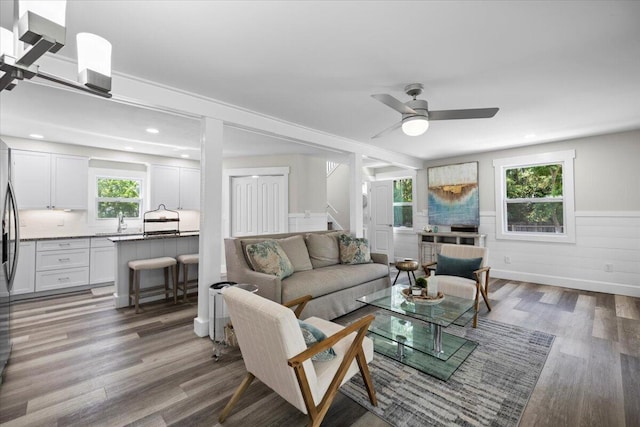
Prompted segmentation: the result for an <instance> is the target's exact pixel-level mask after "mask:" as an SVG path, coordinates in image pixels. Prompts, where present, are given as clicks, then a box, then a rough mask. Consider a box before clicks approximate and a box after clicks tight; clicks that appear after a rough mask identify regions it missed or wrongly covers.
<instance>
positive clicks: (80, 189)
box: [11, 150, 89, 209]
mask: <svg viewBox="0 0 640 427" xmlns="http://www.w3.org/2000/svg"><path fill="white" fill-rule="evenodd" d="M11 174H12V180H13V184H14V186H15V190H16V193H17V194H20V198H19V199H18V208H19V209H54V208H56V209H87V203H88V199H87V186H88V181H89V158H87V157H80V156H69V155H66V154H51V153H41V152H37V151H22V150H12V151H11Z"/></svg>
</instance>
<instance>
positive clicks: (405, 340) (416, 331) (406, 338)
mask: <svg viewBox="0 0 640 427" xmlns="http://www.w3.org/2000/svg"><path fill="white" fill-rule="evenodd" d="M405 288H407V286H406V285H395V286H392V287H390V288H386V289H382V290H380V291H377V292H374V293H373V294H370V295H366V296H363V297H361V298H358V301H359V302H362V303H365V304H368V305H371V306H374V307H378V308H382V309H384V310H381V311H378V312H377V313H376V319H375V320H374V321H373V323H371V326H370V327H369V334H368V336H369V338H371V339H372V340H373V345H374V350H375V351H376V352H377V353H380V354H383V355H385V356H387V357H390V358H392V359H395V360H397V361H399V362H400V363H403V364H405V365H408V366H411V367H413V368H415V369H417V370H419V371H421V372H424V373H425V374H429V375H431V376H434V377H436V378H439V379H441V380H444V381H447V380H448V379H449V377H451V375H452V374H453V373H454V372H455V371H456V369H458V368H459V367H460V365H461V364H462V362H464V361H465V360H466V358H467V357H468V356H469V355H470V354H471V352H473V350H474V349H475V348H476V347H477V346H478V344H477V343H475V342H473V341H469V340H467V339H465V338H461V337H458V336H456V335H451V334H448V333H446V332H444V331H443V330H442V329H443V328H446V327H447V326H449V325H451V324H456V325H460V326H463V325H464V324H466V323H467V322H468V321H469V320H470V319H471V318H472V317H473V314H474V310H473V306H474V304H475V302H474V301H473V300H471V299H465V298H458V297H455V296H452V295H445V298H444V299H443V300H442V301H441V302H439V303H437V304H434V303H431V302H424V301H417V300H414V301H412V300H408V299H406V298H405V296H403V295H402V293H401V292H402V289H405ZM395 313H397V314H399V315H401V316H395V315H394V314H395Z"/></svg>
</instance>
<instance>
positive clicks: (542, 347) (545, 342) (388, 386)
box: [340, 318, 555, 427]
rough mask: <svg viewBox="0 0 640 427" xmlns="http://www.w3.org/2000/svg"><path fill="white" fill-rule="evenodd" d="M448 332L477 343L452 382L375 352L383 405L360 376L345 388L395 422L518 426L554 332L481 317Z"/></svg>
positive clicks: (375, 376) (375, 371)
mask: <svg viewBox="0 0 640 427" xmlns="http://www.w3.org/2000/svg"><path fill="white" fill-rule="evenodd" d="M446 331H447V332H448V333H451V334H454V335H458V336H462V337H466V338H467V339H469V340H472V341H475V342H477V343H478V347H477V348H476V349H475V350H474V351H473V353H471V355H469V357H468V358H467V360H466V361H465V362H464V363H463V364H462V366H460V368H458V370H457V371H456V372H455V373H454V374H453V375H452V376H451V378H449V381H446V382H445V381H441V380H439V379H437V378H434V377H431V376H429V375H426V374H423V373H421V372H419V371H417V370H415V369H413V368H411V367H408V366H404V365H402V364H400V363H399V362H396V361H394V360H392V359H390V358H388V357H385V356H382V355H380V354H377V353H376V354H375V356H374V359H373V362H372V363H371V364H370V365H369V369H370V371H371V375H372V378H373V383H374V386H375V389H376V395H377V397H378V406H377V407H374V406H372V405H371V403H370V402H369V399H368V397H367V394H366V391H365V388H364V384H363V382H362V377H361V376H360V375H356V376H355V377H354V378H352V379H351V381H349V382H348V383H347V384H345V385H343V386H342V387H341V388H340V391H341V392H342V393H344V394H345V395H347V396H349V397H350V398H351V399H353V400H355V401H356V402H358V403H359V404H360V405H362V406H364V407H365V408H367V409H368V410H369V411H371V412H373V413H374V414H376V415H378V416H379V417H381V418H382V419H384V420H385V421H387V422H388V423H390V424H392V425H394V426H412V427H413V426H450V425H459V426H517V425H518V423H519V421H520V417H521V416H522V413H523V412H524V408H525V407H526V405H527V402H528V401H529V397H530V396H531V393H532V392H533V389H534V387H535V385H536V382H537V381H538V377H539V376H540V373H541V372H542V368H543V367H544V364H545V362H546V360H547V356H548V354H549V351H550V350H551V346H552V344H553V340H554V338H555V336H554V335H551V334H548V333H544V332H540V331H532V330H529V329H525V328H521V327H518V326H512V325H507V324H504V323H501V322H496V321H492V320H487V319H482V318H479V319H478V328H477V329H473V328H472V327H471V325H470V324H469V325H467V327H461V326H455V325H451V326H450V327H448V328H447V329H446Z"/></svg>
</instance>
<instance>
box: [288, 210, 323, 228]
mask: <svg viewBox="0 0 640 427" xmlns="http://www.w3.org/2000/svg"><path fill="white" fill-rule="evenodd" d="M326 229H327V214H326V213H322V212H321V213H308V214H304V213H290V214H289V233H296V232H300V231H322V230H326Z"/></svg>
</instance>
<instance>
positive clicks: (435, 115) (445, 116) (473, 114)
mask: <svg viewBox="0 0 640 427" xmlns="http://www.w3.org/2000/svg"><path fill="white" fill-rule="evenodd" d="M498 110H499V108H472V109H468V110H440V111H429V120H455V119H489V118H491V117H493V116H495V115H496V113H497V112H498Z"/></svg>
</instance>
